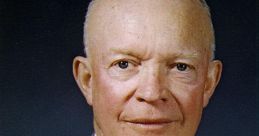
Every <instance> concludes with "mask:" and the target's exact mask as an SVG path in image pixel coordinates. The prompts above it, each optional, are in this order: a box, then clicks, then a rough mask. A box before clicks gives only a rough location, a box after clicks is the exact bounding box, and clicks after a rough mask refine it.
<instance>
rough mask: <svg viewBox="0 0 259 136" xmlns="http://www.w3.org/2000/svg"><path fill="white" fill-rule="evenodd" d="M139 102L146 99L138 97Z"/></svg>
mask: <svg viewBox="0 0 259 136" xmlns="http://www.w3.org/2000/svg"><path fill="white" fill-rule="evenodd" d="M137 100H138V101H139V102H144V101H145V100H144V99H143V98H137Z"/></svg>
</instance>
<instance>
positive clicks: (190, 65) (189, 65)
mask: <svg viewBox="0 0 259 136" xmlns="http://www.w3.org/2000/svg"><path fill="white" fill-rule="evenodd" d="M177 64H184V65H187V68H189V69H195V66H194V65H192V64H188V63H185V62H175V63H173V64H170V65H169V67H170V68H174V67H176V65H177Z"/></svg>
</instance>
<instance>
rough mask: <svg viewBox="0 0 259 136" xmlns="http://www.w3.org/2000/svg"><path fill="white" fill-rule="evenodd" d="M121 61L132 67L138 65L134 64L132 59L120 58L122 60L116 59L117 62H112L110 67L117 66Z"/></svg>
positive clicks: (137, 63)
mask: <svg viewBox="0 0 259 136" xmlns="http://www.w3.org/2000/svg"><path fill="white" fill-rule="evenodd" d="M121 61H127V62H128V63H130V64H133V65H134V66H137V65H140V63H139V62H136V61H134V60H132V59H126V58H122V59H118V60H116V61H114V62H113V63H112V64H111V66H115V65H117V64H118V63H119V62H121Z"/></svg>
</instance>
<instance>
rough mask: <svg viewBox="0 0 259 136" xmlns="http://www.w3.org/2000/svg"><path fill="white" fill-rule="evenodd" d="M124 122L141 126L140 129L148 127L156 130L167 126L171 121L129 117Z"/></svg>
mask: <svg viewBox="0 0 259 136" xmlns="http://www.w3.org/2000/svg"><path fill="white" fill-rule="evenodd" d="M125 122H126V123H128V124H129V125H131V126H133V127H137V128H142V129H150V130H158V129H162V128H165V127H168V126H169V125H170V124H171V123H172V122H173V121H172V120H170V119H164V118H160V119H146V118H141V119H131V120H126V121H125Z"/></svg>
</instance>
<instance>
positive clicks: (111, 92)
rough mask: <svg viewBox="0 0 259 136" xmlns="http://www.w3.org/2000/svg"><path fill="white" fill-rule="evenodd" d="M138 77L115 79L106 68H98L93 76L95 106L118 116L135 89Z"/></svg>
mask: <svg viewBox="0 0 259 136" xmlns="http://www.w3.org/2000/svg"><path fill="white" fill-rule="evenodd" d="M134 84H136V79H135V80H134V79H133V80H129V81H118V80H114V79H113V78H111V77H110V76H109V74H108V73H107V71H106V70H105V69H100V70H96V72H95V74H94V77H93V106H94V107H102V108H99V110H102V112H105V113H107V112H108V113H110V114H111V115H113V116H118V115H119V114H120V113H121V111H122V110H123V107H124V105H125V103H126V101H127V98H128V96H130V94H131V93H132V90H134Z"/></svg>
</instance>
